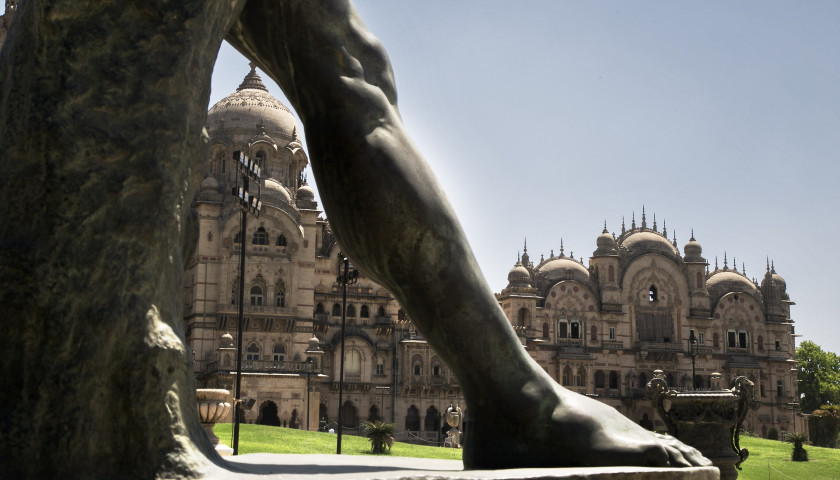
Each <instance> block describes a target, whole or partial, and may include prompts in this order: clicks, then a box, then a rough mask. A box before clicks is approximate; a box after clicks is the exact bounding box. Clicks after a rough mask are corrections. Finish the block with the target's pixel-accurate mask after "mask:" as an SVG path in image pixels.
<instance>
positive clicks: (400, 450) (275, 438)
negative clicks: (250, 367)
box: [213, 423, 461, 460]
mask: <svg viewBox="0 0 840 480" xmlns="http://www.w3.org/2000/svg"><path fill="white" fill-rule="evenodd" d="M213 432H214V433H215V434H216V436H217V437H219V439H221V441H222V443H224V444H226V445H229V446H232V445H233V440H232V438H233V433H232V432H233V426H232V424H230V423H220V424H216V427H215V428H214V429H213ZM335 444H336V435H335V434H334V433H321V432H306V431H303V430H296V429H293V428H280V427H267V426H265V425H250V424H242V425H240V426H239V452H240V453H260V452H264V453H335ZM341 453H342V455H372V454H371V453H370V442H369V441H368V439H367V438H366V437H357V436H355V435H342V436H341ZM390 455H394V456H397V457H415V458H442V459H444V460H461V450H460V449H457V448H440V447H428V446H424V445H412V444H409V443H401V442H395V443H394V445H393V447H391V453H390Z"/></svg>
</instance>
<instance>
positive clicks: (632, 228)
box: [630, 212, 636, 230]
mask: <svg viewBox="0 0 840 480" xmlns="http://www.w3.org/2000/svg"><path fill="white" fill-rule="evenodd" d="M635 229H636V212H633V217H632V222H630V230H635Z"/></svg>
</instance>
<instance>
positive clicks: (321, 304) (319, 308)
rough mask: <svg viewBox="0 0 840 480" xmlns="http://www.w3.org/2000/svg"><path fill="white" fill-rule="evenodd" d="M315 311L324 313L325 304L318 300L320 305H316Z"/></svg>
mask: <svg viewBox="0 0 840 480" xmlns="http://www.w3.org/2000/svg"><path fill="white" fill-rule="evenodd" d="M315 313H324V304H323V303H321V302H318V305H315Z"/></svg>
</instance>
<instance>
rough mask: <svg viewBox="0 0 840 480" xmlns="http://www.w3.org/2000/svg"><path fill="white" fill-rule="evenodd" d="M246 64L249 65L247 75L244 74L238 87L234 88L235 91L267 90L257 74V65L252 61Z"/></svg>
mask: <svg viewBox="0 0 840 480" xmlns="http://www.w3.org/2000/svg"><path fill="white" fill-rule="evenodd" d="M248 65H250V66H251V71H250V72H248V75H245V79H244V80H242V83H240V84H239V87H237V88H236V91H237V92H238V91H240V90H246V89H251V90H262V91H264V92H267V91H268V89H267V88H265V85H264V84H263V82H262V78H260V76H259V75H258V74H257V66H256V64H254V62H251V63H249V64H248Z"/></svg>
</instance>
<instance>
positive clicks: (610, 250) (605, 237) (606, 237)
mask: <svg viewBox="0 0 840 480" xmlns="http://www.w3.org/2000/svg"><path fill="white" fill-rule="evenodd" d="M595 245H597V246H598V248H597V249H596V250H595V252H593V253H592V256H593V257H605V256H610V255H618V250H616V248H615V239H614V238H613V236H612V235H610V232H608V231H607V227H606V226H604V231H603V232H601V234H600V235H598V238H597V240H595Z"/></svg>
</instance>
